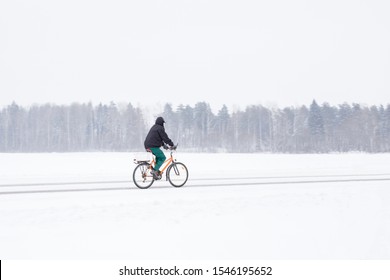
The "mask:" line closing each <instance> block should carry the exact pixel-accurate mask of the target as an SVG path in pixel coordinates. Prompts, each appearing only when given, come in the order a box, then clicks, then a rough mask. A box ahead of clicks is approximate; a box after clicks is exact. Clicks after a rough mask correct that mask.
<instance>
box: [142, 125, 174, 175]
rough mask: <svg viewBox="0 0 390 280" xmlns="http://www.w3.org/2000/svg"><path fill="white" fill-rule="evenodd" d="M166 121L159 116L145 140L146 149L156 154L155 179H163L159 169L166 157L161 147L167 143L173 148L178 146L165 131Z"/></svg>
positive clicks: (153, 173)
mask: <svg viewBox="0 0 390 280" xmlns="http://www.w3.org/2000/svg"><path fill="white" fill-rule="evenodd" d="M164 123H165V121H164V119H163V118H162V117H158V118H157V119H156V123H155V124H154V125H153V126H152V127H151V129H150V130H149V133H148V135H147V136H146V139H145V142H144V146H145V149H146V150H147V151H150V152H152V154H153V155H155V156H156V165H155V166H154V170H152V172H151V173H152V175H153V178H154V179H155V180H158V179H161V176H160V170H159V169H160V167H161V165H162V164H163V163H164V161H165V159H166V157H165V155H164V152H163V151H161V149H160V147H162V146H164V147H165V146H166V145H165V144H167V145H169V146H171V147H170V148H171V149H175V148H176V146H175V145H174V144H173V142H172V140H171V139H169V137H168V135H167V133H166V132H165V128H164Z"/></svg>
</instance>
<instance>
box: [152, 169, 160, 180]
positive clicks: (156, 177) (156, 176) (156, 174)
mask: <svg viewBox="0 0 390 280" xmlns="http://www.w3.org/2000/svg"><path fill="white" fill-rule="evenodd" d="M150 173H152V175H153V179H154V180H160V179H161V174H160V171H159V170H152V171H151V172H150Z"/></svg>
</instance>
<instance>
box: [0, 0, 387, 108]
mask: <svg viewBox="0 0 390 280" xmlns="http://www.w3.org/2000/svg"><path fill="white" fill-rule="evenodd" d="M389 14H390V1H388V0H387V1H386V0H383V1H380V0H360V1H359V0H350V1H349V0H327V1H312V0H307V1H305V0H296V1H290V0H273V1H260V0H257V1H256V0H237V1H228V0H221V1H212V0H207V1H203V0H197V1H188V0H187V1H186V0H177V1H170V0H150V1H140V0H137V1H130V0H66V1H52V0H34V1H31V0H17V1H16V0H1V1H0V106H1V105H7V104H9V103H11V102H12V101H16V102H17V103H20V104H22V105H29V104H32V103H46V102H53V103H60V104H64V103H65V104H67V103H71V102H74V101H76V102H88V101H92V102H93V103H98V102H105V103H106V102H109V101H111V100H112V101H115V102H118V103H119V102H132V103H133V104H134V105H145V104H151V105H153V104H163V103H165V102H170V103H172V104H173V105H175V104H179V103H184V104H190V105H192V104H194V103H195V102H198V101H206V102H209V103H210V104H211V105H212V106H214V107H220V106H222V104H227V105H228V106H233V105H234V104H236V105H239V106H240V107H245V106H246V105H248V104H263V105H270V104H271V105H278V106H290V105H301V104H309V103H310V102H311V101H312V100H313V99H316V100H317V101H318V102H320V103H322V102H325V101H327V102H329V103H331V104H334V105H336V104H339V103H342V102H344V101H346V102H351V103H352V102H357V103H364V104H387V103H390V99H389V96H390V94H389V93H390V16H389Z"/></svg>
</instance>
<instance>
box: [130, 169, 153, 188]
mask: <svg viewBox="0 0 390 280" xmlns="http://www.w3.org/2000/svg"><path fill="white" fill-rule="evenodd" d="M150 171H151V169H150V165H149V164H148V163H141V164H138V165H137V167H136V168H135V169H134V172H133V182H134V184H135V185H136V186H137V187H138V188H140V189H147V188H149V187H150V186H151V185H152V184H153V182H154V179H153V175H152V174H151V173H150Z"/></svg>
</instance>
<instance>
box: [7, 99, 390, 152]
mask: <svg viewBox="0 0 390 280" xmlns="http://www.w3.org/2000/svg"><path fill="white" fill-rule="evenodd" d="M157 115H161V116H163V117H164V118H165V120H166V122H167V125H166V131H167V133H168V135H169V136H170V137H171V139H172V140H173V141H174V142H175V143H176V142H179V145H180V148H181V149H182V150H185V151H194V152H199V151H201V152H271V153H328V152H350V151H359V152H370V153H377V152H389V151H390V105H387V106H386V107H384V106H383V105H380V106H371V107H368V106H363V105H359V104H347V103H344V104H340V105H337V106H331V105H329V104H328V103H324V104H321V105H319V104H317V102H316V101H315V100H313V102H312V103H311V105H310V106H309V107H307V106H299V107H286V108H266V107H264V106H262V105H252V106H248V107H246V108H245V110H237V111H234V112H229V110H228V108H227V106H225V105H223V106H222V107H221V109H220V110H219V111H218V112H217V113H216V114H215V113H213V111H212V110H211V107H210V105H209V104H208V103H206V102H199V103H197V104H195V105H194V106H190V105H180V106H178V107H177V108H173V106H172V105H171V104H166V105H165V106H164V108H163V110H162V112H160V113H159V114H156V116H157ZM150 125H151V124H150V123H148V120H147V118H146V115H145V112H144V111H143V110H142V109H141V108H138V107H135V106H133V105H132V104H131V103H129V104H126V105H124V106H118V105H116V104H115V103H113V102H111V103H110V104H99V105H92V104H91V103H87V104H79V103H74V104H71V105H55V104H44V105H33V106H30V107H22V106H19V105H17V104H16V103H12V104H11V105H8V106H6V107H3V108H2V109H1V110H0V152H81V151H140V150H143V149H144V148H143V141H144V138H145V136H146V133H147V132H148V130H149V128H150Z"/></svg>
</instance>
